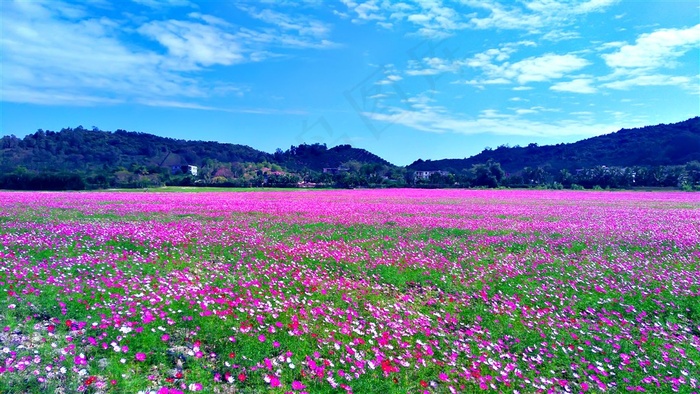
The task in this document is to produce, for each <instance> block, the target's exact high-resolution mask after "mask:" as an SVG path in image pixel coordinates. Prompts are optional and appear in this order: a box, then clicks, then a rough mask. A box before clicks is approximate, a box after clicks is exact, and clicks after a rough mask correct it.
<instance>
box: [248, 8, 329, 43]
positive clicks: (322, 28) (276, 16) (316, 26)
mask: <svg viewBox="0 0 700 394" xmlns="http://www.w3.org/2000/svg"><path fill="white" fill-rule="evenodd" d="M240 8H242V9H243V10H245V11H246V12H248V14H250V15H251V16H252V17H254V18H256V19H259V20H261V21H263V22H266V23H269V24H271V25H275V26H277V27H279V28H280V29H281V30H283V31H294V32H296V33H297V34H298V35H300V36H310V37H317V38H319V37H326V36H327V35H328V33H329V32H330V27H329V25H328V24H326V23H323V22H320V21H317V20H314V19H311V18H307V17H302V16H291V15H287V14H283V13H281V12H276V11H273V10H270V9H265V10H262V11H257V10H255V9H253V8H248V7H240Z"/></svg>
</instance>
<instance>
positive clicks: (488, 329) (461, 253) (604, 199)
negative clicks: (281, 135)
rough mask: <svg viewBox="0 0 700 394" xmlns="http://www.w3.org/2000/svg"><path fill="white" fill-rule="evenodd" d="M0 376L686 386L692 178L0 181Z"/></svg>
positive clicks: (147, 385)
mask: <svg viewBox="0 0 700 394" xmlns="http://www.w3.org/2000/svg"><path fill="white" fill-rule="evenodd" d="M0 289H1V290H2V295H1V296H0V392H3V393H12V392H18V393H20V392H30V393H39V392H42V393H43V392H48V393H54V392H55V393H73V392H87V393H136V392H143V393H148V392H155V393H171V394H173V393H181V392H190V391H201V392H208V393H252V392H261V391H263V392H271V393H303V392H308V393H317V392H338V393H350V392H353V393H370V392H372V393H376V392H382V393H399V392H400V393H406V392H411V393H423V392H429V393H448V392H453V393H454V392H460V393H470V392H481V391H489V390H490V391H493V392H519V393H535V392H542V393H565V392H567V393H579V392H628V391H631V392H653V393H656V392H680V393H697V392H699V391H700V389H699V388H698V386H699V385H700V382H699V379H700V198H698V196H697V194H691V193H626V192H571V191H562V192H553V191H513V190H507V191H506V190H502V191H483V190H479V191H474V190H472V191H463V190H460V191H444V190H427V191H421V190H387V191H381V190H366V191H361V190H347V191H290V192H252V193H226V192H221V193H187V194H183V193H153V192H134V193H106V192H105V193H15V192H2V193H0Z"/></svg>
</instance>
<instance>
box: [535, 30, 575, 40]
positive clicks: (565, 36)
mask: <svg viewBox="0 0 700 394" xmlns="http://www.w3.org/2000/svg"><path fill="white" fill-rule="evenodd" d="M577 38H581V35H580V34H579V33H578V32H576V31H563V30H552V31H549V32H547V33H546V34H545V35H543V36H542V39H543V40H547V41H554V42H558V41H565V40H574V39H577Z"/></svg>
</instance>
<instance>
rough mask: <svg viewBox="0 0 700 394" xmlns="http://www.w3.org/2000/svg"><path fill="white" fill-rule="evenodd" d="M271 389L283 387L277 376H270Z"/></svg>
mask: <svg viewBox="0 0 700 394" xmlns="http://www.w3.org/2000/svg"><path fill="white" fill-rule="evenodd" d="M269 378H270V387H279V386H281V383H280V380H279V378H278V377H277V376H275V375H270V376H269Z"/></svg>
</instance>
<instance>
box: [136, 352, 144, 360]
mask: <svg viewBox="0 0 700 394" xmlns="http://www.w3.org/2000/svg"><path fill="white" fill-rule="evenodd" d="M134 358H135V359H136V361H146V353H136V355H135V356H134Z"/></svg>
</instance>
